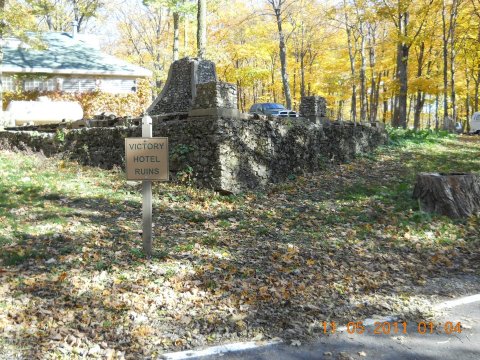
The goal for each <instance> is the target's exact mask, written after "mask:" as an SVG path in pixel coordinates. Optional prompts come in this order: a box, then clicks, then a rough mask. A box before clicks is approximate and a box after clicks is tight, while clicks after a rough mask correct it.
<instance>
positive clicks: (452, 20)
mask: <svg viewBox="0 0 480 360" xmlns="http://www.w3.org/2000/svg"><path fill="white" fill-rule="evenodd" d="M457 18H458V0H453V4H452V10H451V11H450V32H449V38H450V96H451V102H452V120H453V122H454V123H455V122H456V121H457V101H456V92H455V58H456V55H457V54H456V51H455V30H456V27H457Z"/></svg>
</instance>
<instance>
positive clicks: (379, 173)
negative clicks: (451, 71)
mask: <svg viewBox="0 0 480 360" xmlns="http://www.w3.org/2000/svg"><path fill="white" fill-rule="evenodd" d="M458 144H459V141H458V140H448V141H444V142H441V143H438V144H434V145H428V148H427V147H426V146H413V147H405V148H401V149H399V148H393V149H392V148H385V149H383V150H382V151H380V152H378V154H376V156H375V157H371V156H370V157H363V158H359V159H357V160H355V161H354V162H352V163H350V164H344V165H331V166H327V167H326V168H325V170H323V171H322V172H320V173H317V174H310V175H305V176H300V177H297V179H296V180H295V181H290V182H287V183H283V184H278V185H274V186H272V187H271V188H270V189H269V191H268V192H266V193H261V192H258V193H253V192H252V193H246V194H243V195H237V196H220V195H218V194H215V193H213V192H209V191H205V190H197V189H193V188H189V187H185V186H183V185H181V184H161V185H156V186H155V194H156V196H155V202H154V207H155V209H156V214H155V226H154V234H155V256H154V258H153V259H150V260H147V259H145V258H144V257H143V255H142V251H141V235H140V233H139V229H140V228H141V223H140V212H141V204H140V196H139V194H138V189H136V188H135V187H134V186H133V187H132V186H131V185H129V184H125V181H124V180H123V179H122V175H121V174H116V173H109V172H106V171H99V170H98V169H89V168H86V167H80V166H78V165H77V164H73V163H68V162H66V161H62V162H61V163H59V162H58V160H54V159H48V160H47V159H41V158H37V159H34V160H32V159H31V156H30V157H29V158H27V157H26V156H25V155H22V154H20V153H10V152H4V151H3V152H1V153H0V157H1V160H2V162H1V163H2V164H10V165H0V167H1V170H2V173H7V178H3V179H2V182H1V186H2V187H3V188H7V187H8V188H10V189H12V188H13V189H14V192H13V193H14V194H15V198H12V199H10V200H8V201H11V203H10V202H8V201H7V200H5V201H4V204H6V206H4V207H3V208H2V212H0V223H1V225H2V230H0V239H1V241H0V244H1V246H2V253H3V255H2V257H1V258H0V278H1V280H2V281H1V284H0V310H1V311H0V330H1V331H2V334H3V335H2V339H1V341H0V353H1V354H4V355H0V358H2V356H3V358H5V359H7V358H12V357H14V356H23V357H27V358H32V359H35V358H38V359H57V358H65V359H74V358H85V357H87V358H92V359H95V358H99V359H123V358H125V359H138V358H147V357H152V356H156V355H159V354H161V353H162V352H165V351H172V350H173V351H175V350H185V349H191V348H195V347H201V346H205V345H213V344H220V343H225V342H235V341H241V340H251V339H256V340H258V341H260V340H265V339H272V338H277V337H279V338H282V339H284V340H286V341H287V342H288V343H290V344H292V345H293V346H299V345H301V344H303V343H305V342H308V341H310V340H313V339H316V338H318V337H321V336H326V335H324V334H323V326H322V322H323V321H336V322H337V323H339V324H346V323H347V322H349V321H361V320H364V319H365V318H367V317H375V316H377V315H380V314H382V315H397V316H400V317H402V318H404V319H411V320H414V321H419V320H421V319H424V318H428V317H429V316H432V312H433V310H432V302H435V301H436V300H438V299H441V298H447V297H454V296H458V295H459V294H466V293H468V292H469V291H473V290H474V289H473V288H472V286H465V287H464V288H462V287H461V286H451V287H448V286H445V284H446V283H447V284H449V283H455V284H458V283H459V282H462V281H463V279H468V281H470V283H469V284H470V285H471V284H477V287H478V281H475V279H478V275H479V264H480V261H479V252H478V249H479V247H478V242H479V238H480V235H479V228H480V227H479V219H478V217H472V218H470V219H468V220H466V221H452V220H449V219H446V218H443V217H438V216H434V215H433V216H432V215H427V214H424V213H421V212H420V211H419V210H418V205H417V204H416V203H415V202H414V201H412V200H411V198H410V195H411V190H412V187H413V181H414V176H415V173H416V172H417V171H419V170H430V169H431V168H433V167H436V168H440V170H448V169H447V168H446V167H447V166H448V163H445V161H443V160H442V159H445V156H451V157H457V156H459V155H458V154H457V151H458ZM465 146H469V147H470V148H471V150H472V151H473V150H475V151H477V153H478V152H479V151H480V144H478V143H471V142H469V143H468V145H465ZM432 154H433V155H432ZM477 158H478V157H477ZM468 161H469V162H467V161H465V162H464V163H463V168H456V170H457V171H459V170H463V171H469V170H471V169H472V168H475V167H476V168H477V169H478V168H480V166H479V165H480V164H479V160H473V162H472V161H471V160H468ZM442 167H443V168H442ZM33 173H39V174H41V176H43V177H44V178H48V181H46V182H43V183H40V181H37V180H36V179H35V177H34V176H32V174H33ZM52 173H55V174H60V175H61V176H56V177H55V178H52V176H51V174H52ZM99 176H100V177H101V181H99ZM27 177H29V178H30V179H29V180H28V181H27V180H25V181H23V182H21V183H18V182H16V181H15V180H16V179H17V178H21V179H25V178H27ZM78 179H81V181H82V184H83V186H79V185H78V181H79V180H78ZM40 180H41V179H40ZM27 192H28V194H27ZM26 194H27V195H26ZM52 194H53V195H55V196H53V195H52ZM15 202H16V203H15ZM8 204H10V205H8ZM8 206H10V209H9V208H8ZM4 209H5V211H4ZM7 210H8V211H12V210H13V211H14V213H15V216H13V215H10V213H7ZM59 212H60V213H61V216H55V215H54V214H58V213H59ZM29 216H30V218H29ZM32 216H33V217H32ZM473 286H475V285H473ZM477 290H478V289H477ZM361 356H363V354H362V355H361Z"/></svg>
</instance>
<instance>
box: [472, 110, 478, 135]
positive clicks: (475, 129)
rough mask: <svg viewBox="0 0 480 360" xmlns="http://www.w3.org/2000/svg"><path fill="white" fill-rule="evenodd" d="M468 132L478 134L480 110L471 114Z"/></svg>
mask: <svg viewBox="0 0 480 360" xmlns="http://www.w3.org/2000/svg"><path fill="white" fill-rule="evenodd" d="M470 132H471V133H474V134H480V112H476V113H474V114H473V115H472V119H471V121H470Z"/></svg>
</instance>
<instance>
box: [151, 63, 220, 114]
mask: <svg viewBox="0 0 480 360" xmlns="http://www.w3.org/2000/svg"><path fill="white" fill-rule="evenodd" d="M212 81H214V82H215V81H217V73H216V70H215V64H214V63H213V62H212V61H208V60H201V59H197V58H189V57H186V58H183V59H180V60H177V61H174V62H173V63H172V65H171V66H170V70H169V72H168V79H167V82H166V83H165V86H164V87H163V89H162V92H161V93H160V95H158V96H157V98H156V99H155V100H154V101H153V103H152V104H151V105H150V106H149V108H148V109H147V113H148V114H149V115H150V116H153V115H166V114H176V113H188V112H189V111H190V110H191V109H192V106H193V103H194V100H195V97H196V89H197V85H198V84H202V83H207V82H212Z"/></svg>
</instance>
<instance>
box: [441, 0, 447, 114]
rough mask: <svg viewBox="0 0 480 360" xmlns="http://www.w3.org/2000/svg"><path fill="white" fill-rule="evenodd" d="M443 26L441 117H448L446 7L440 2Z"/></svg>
mask: <svg viewBox="0 0 480 360" xmlns="http://www.w3.org/2000/svg"><path fill="white" fill-rule="evenodd" d="M442 25H443V39H442V40H443V117H444V119H446V118H447V117H448V37H447V7H446V4H445V0H443V1H442Z"/></svg>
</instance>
